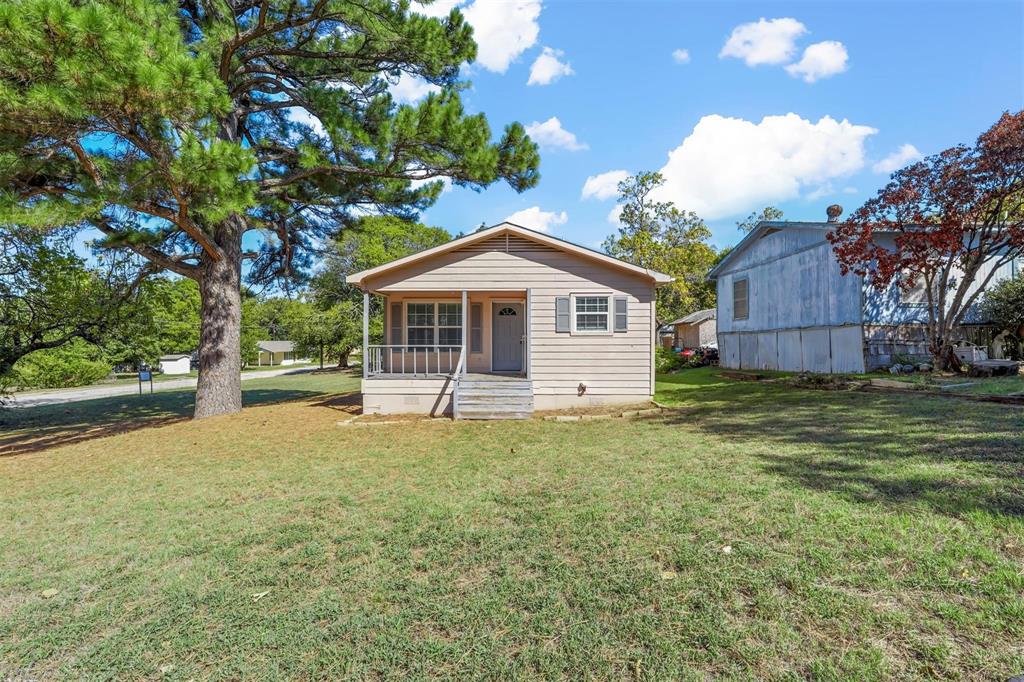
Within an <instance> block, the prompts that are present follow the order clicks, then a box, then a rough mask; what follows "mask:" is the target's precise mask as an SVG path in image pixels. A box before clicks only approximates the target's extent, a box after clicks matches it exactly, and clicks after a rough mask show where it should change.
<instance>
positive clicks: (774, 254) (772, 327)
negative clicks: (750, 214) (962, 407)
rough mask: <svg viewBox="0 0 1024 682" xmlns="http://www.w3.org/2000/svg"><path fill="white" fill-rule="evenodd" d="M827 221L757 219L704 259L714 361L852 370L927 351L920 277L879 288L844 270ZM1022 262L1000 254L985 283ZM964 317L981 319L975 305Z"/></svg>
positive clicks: (924, 355)
mask: <svg viewBox="0 0 1024 682" xmlns="http://www.w3.org/2000/svg"><path fill="white" fill-rule="evenodd" d="M833 227H834V224H833V223H830V222H788V221H779V222H761V223H759V224H758V225H757V227H755V228H754V229H753V230H752V231H751V232H750V233H749V234H748V235H747V236H746V237H744V239H743V240H742V241H741V242H740V243H739V244H738V245H737V246H736V248H734V249H733V250H732V251H730V252H729V254H728V255H727V256H726V257H725V258H723V259H722V260H721V262H719V263H718V265H717V266H715V268H714V269H712V271H711V273H710V277H711V278H712V279H713V280H715V281H716V282H717V287H718V314H717V324H718V349H719V354H720V363H721V366H723V367H730V368H742V369H778V370H787V371H810V372H825V373H828V372H835V373H844V372H849V373H856V372H864V371H866V370H872V369H877V368H880V367H886V366H889V365H891V364H892V363H894V362H896V361H897V360H899V359H902V358H908V359H930V356H929V353H928V344H927V337H926V333H925V325H926V324H927V319H928V307H927V304H926V302H925V301H926V292H925V291H924V289H923V287H922V288H921V289H920V290H915V291H910V292H903V291H901V290H900V287H899V286H898V284H897V283H893V284H892V285H891V286H889V287H888V288H886V289H885V290H877V289H875V288H873V287H871V286H870V285H869V284H868V283H867V282H866V281H865V279H864V278H863V277H861V276H859V275H854V274H849V275H845V276H844V275H843V274H842V273H841V272H840V270H839V263H838V261H837V260H836V258H835V254H834V253H833V252H832V246H831V244H829V242H828V240H827V239H826V234H827V233H828V231H829V230H831V229H832V228H833ZM879 238H880V239H883V240H884V239H885V235H879ZM1022 269H1024V261H1021V260H1018V261H1014V262H1010V263H1007V264H1006V265H1005V266H1003V267H1001V268H1000V270H999V271H997V272H996V274H995V275H994V276H993V279H992V283H995V282H997V281H999V280H1001V279H1007V278H1013V277H1017V276H1020V272H1021V271H1022ZM985 274H987V273H986V272H982V273H980V275H979V276H980V277H983V276H984V275H985ZM968 321H969V322H970V323H971V324H975V325H977V324H980V323H982V322H983V320H981V319H980V318H979V317H978V315H977V314H976V313H974V314H969V318H968Z"/></svg>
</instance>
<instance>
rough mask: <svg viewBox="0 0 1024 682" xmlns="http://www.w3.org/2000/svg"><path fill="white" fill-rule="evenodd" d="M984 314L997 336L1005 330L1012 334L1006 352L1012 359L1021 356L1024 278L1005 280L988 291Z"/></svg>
mask: <svg viewBox="0 0 1024 682" xmlns="http://www.w3.org/2000/svg"><path fill="white" fill-rule="evenodd" d="M981 310H982V314H983V315H984V316H985V317H986V318H988V319H989V320H991V321H992V323H993V324H994V325H995V327H996V332H995V333H996V334H998V333H999V332H1001V331H1003V330H1004V329H1005V330H1007V331H1008V332H1009V333H1010V337H1009V338H1007V339H1006V340H1005V346H1004V350H1005V352H1006V354H1007V355H1008V356H1009V357H1011V358H1017V357H1019V356H1020V354H1021V351H1022V350H1024V348H1021V345H1024V344H1022V343H1021V342H1022V341H1024V338H1022V337H1024V333H1022V330H1024V277H1018V278H1017V279H1004V280H1003V281H1001V282H999V283H998V284H996V285H995V286H993V287H992V288H990V289H989V290H988V291H986V292H985V298H984V300H983V301H982V303H981Z"/></svg>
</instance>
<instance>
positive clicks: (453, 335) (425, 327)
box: [405, 303, 462, 348]
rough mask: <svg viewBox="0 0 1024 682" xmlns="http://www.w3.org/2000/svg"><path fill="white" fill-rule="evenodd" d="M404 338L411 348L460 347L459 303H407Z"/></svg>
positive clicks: (460, 310)
mask: <svg viewBox="0 0 1024 682" xmlns="http://www.w3.org/2000/svg"><path fill="white" fill-rule="evenodd" d="M405 320H406V338H407V339H408V341H407V343H408V345H409V346H410V347H411V346H431V347H432V346H434V344H435V343H436V344H437V345H438V346H440V347H441V348H449V347H455V348H459V347H461V346H462V304H461V303H407V304H406V308H405Z"/></svg>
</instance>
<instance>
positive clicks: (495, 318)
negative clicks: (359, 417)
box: [347, 223, 672, 419]
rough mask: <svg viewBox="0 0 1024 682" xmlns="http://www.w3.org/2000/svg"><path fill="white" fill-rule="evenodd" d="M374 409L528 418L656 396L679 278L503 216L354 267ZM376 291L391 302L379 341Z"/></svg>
mask: <svg viewBox="0 0 1024 682" xmlns="http://www.w3.org/2000/svg"><path fill="white" fill-rule="evenodd" d="M347 280H348V282H349V284H352V285H354V286H356V287H358V288H360V289H361V290H362V291H363V292H364V297H363V301H364V317H363V326H364V344H363V355H362V357H363V359H364V362H363V383H362V392H363V410H364V411H365V412H367V413H395V412H412V413H417V412H418V413H430V414H443V413H454V416H456V417H457V418H476V419H483V418H523V417H526V416H528V415H529V414H530V413H531V412H532V411H533V410H534V408H537V409H558V408H566V407H573V406H589V405H601V404H614V403H620V404H621V403H636V402H643V401H646V400H649V399H650V397H651V395H653V393H654V344H655V338H656V337H655V335H656V333H657V327H656V325H655V323H654V314H653V312H654V311H653V307H654V289H655V287H656V286H658V285H660V284H664V283H668V282H671V281H672V278H671V277H669V276H668V275H663V274H661V273H658V272H654V271H652V270H647V269H645V268H642V267H638V266H636V265H632V264H630V263H626V262H624V261H621V260H618V259H615V258H612V257H611V256H608V255H607V254H604V253H599V252H597V251H592V250H591V249H587V248H584V247H581V246H577V245H575V244H571V243H569V242H566V241H563V240H561V239H556V238H554V237H551V236H550V235H546V234H541V233H539V232H534V231H533V230H528V229H526V228H523V227H519V226H518V225H513V224H511V223H502V224H500V225H497V226H495V227H491V228H487V229H484V230H481V231H479V232H475V233H473V234H471V235H468V236H465V237H461V238H459V239H455V240H452V241H451V242H448V243H447V244H444V245H442V246H438V247H436V248H433V249H428V250H426V251H423V252H421V253H417V254H415V255H412V256H408V257H406V258H401V259H399V260H396V261H393V262H391V263H387V264H385V265H381V266H380V267H376V268H372V269H370V270H365V271H363V272H357V273H355V274H352V275H349V276H348V278H347ZM370 296H379V297H381V298H382V299H383V301H382V308H383V310H384V315H385V319H384V339H382V341H383V343H376V342H375V343H371V342H370V338H369V330H368V321H369V310H370Z"/></svg>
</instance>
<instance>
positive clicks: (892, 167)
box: [871, 144, 924, 175]
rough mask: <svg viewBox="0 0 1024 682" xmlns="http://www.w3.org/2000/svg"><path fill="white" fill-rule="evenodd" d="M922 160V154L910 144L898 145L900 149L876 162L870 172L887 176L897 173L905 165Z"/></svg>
mask: <svg viewBox="0 0 1024 682" xmlns="http://www.w3.org/2000/svg"><path fill="white" fill-rule="evenodd" d="M923 158H924V154H922V153H921V152H919V151H918V150H917V147H915V146H914V145H912V144H904V145H900V148H899V149H897V150H896V151H894V152H893V153H891V154H889V156H887V157H885V158H884V159H882V160H881V161H879V162H877V163H876V164H875V165H873V166H872V167H871V170H873V171H875V172H876V173H885V174H886V175H888V174H889V173H892V172H894V171H898V170H899V169H900V168H903V167H904V166H906V165H909V164H911V163H913V162H915V161H920V160H921V159H923Z"/></svg>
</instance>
